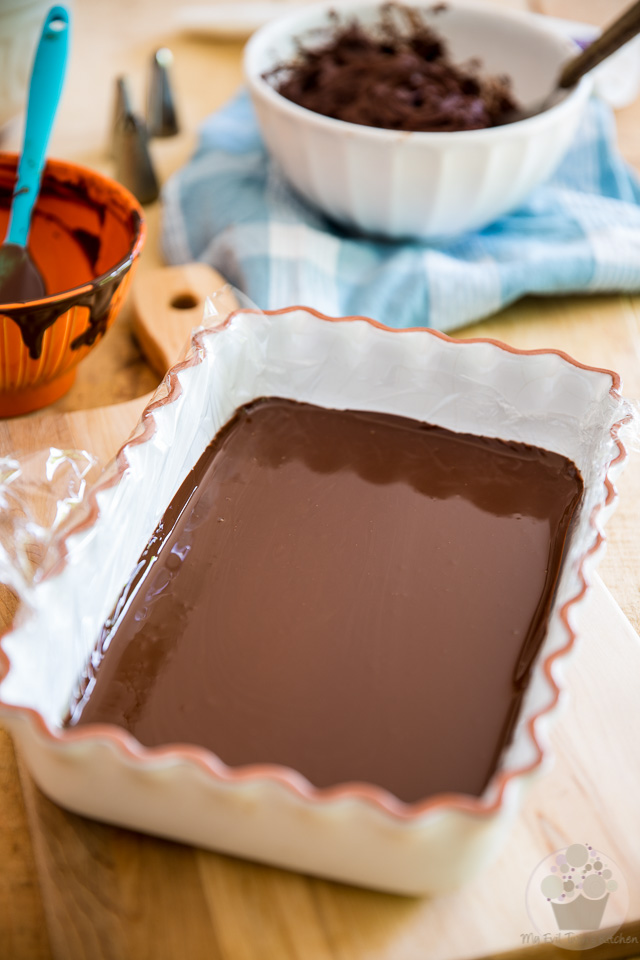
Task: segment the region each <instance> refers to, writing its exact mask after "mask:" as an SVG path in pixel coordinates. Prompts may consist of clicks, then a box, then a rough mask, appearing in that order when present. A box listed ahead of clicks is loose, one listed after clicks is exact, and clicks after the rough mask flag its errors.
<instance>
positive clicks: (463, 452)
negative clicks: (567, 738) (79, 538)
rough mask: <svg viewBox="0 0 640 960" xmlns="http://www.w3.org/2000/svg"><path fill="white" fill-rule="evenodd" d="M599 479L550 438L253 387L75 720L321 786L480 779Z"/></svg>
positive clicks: (151, 557)
mask: <svg viewBox="0 0 640 960" xmlns="http://www.w3.org/2000/svg"><path fill="white" fill-rule="evenodd" d="M581 493H582V480H581V478H580V475H579V473H578V471H577V469H576V467H575V466H574V465H573V464H572V463H571V462H570V461H569V460H567V459H566V458H564V457H562V456H559V455H558V454H554V453H549V452H546V451H543V450H540V449H537V448H535V447H530V446H526V445H524V444H519V443H507V442H503V441H501V440H493V439H486V438H482V437H476V436H471V435H466V434H456V433H452V432H450V431H448V430H445V429H442V428H439V427H433V426H429V425H427V424H423V423H419V422H417V421H415V420H409V419H405V418H402V417H396V416H391V415H388V414H377V413H358V412H353V411H337V410H326V409H322V408H319V407H314V406H310V405H307V404H299V403H294V402H292V401H288V400H280V399H263V400H258V401H255V402H254V403H252V404H249V405H248V406H246V407H243V408H241V409H240V410H239V411H238V412H237V413H236V415H235V416H234V418H233V419H232V420H231V421H230V422H229V423H228V424H227V425H226V427H225V428H224V429H223V430H222V431H221V432H220V433H219V435H218V436H217V438H216V439H215V440H214V442H213V443H212V444H211V445H210V446H209V447H208V449H207V450H206V451H205V453H204V454H203V456H202V457H201V458H200V461H199V462H198V464H197V466H196V467H195V469H194V470H193V471H192V472H191V473H190V474H189V475H188V476H187V478H186V480H185V481H184V483H183V484H182V486H181V488H180V490H179V491H178V493H177V494H176V496H175V498H174V499H173V501H172V503H171V505H170V506H169V508H168V509H167V511H166V513H165V515H164V517H163V519H162V521H161V523H160V524H159V526H158V528H157V529H156V531H155V534H154V536H153V538H152V539H151V541H150V542H149V544H148V546H147V548H146V549H145V551H144V553H143V554H142V556H141V560H140V563H139V564H138V566H137V569H136V571H135V572H134V574H133V575H132V577H131V579H130V581H129V583H128V585H127V586H126V588H125V590H124V591H123V593H122V595H121V597H120V599H119V601H118V604H117V606H116V608H115V610H114V613H113V616H112V617H111V618H110V620H109V621H108V622H107V623H106V624H105V626H104V629H103V631H102V635H101V637H100V639H99V643H98V645H97V647H96V650H95V651H94V654H93V657H92V661H91V664H90V666H89V668H88V670H87V675H86V677H85V679H84V684H83V692H82V695H81V696H80V697H79V698H78V700H77V701H76V702H75V703H74V705H73V708H72V711H71V715H70V720H69V723H70V724H72V725H76V724H88V723H94V722H106V723H113V724H117V725H119V726H121V727H124V728H125V729H127V730H129V731H130V732H131V733H132V734H133V735H134V736H135V737H137V738H138V739H139V740H140V741H141V742H142V743H143V744H147V745H159V744H175V743H191V744H200V745H202V746H204V747H207V748H209V749H210V750H212V751H213V752H215V753H216V754H217V755H218V756H219V757H221V758H222V760H224V761H225V762H226V763H227V764H229V765H231V766H238V765H244V764H254V763H258V764H262V763H268V764H283V765H285V766H288V767H292V768H293V769H294V770H297V771H299V772H300V773H302V774H304V775H305V776H306V777H307V778H308V779H309V780H310V781H311V783H313V784H315V785H316V786H320V787H323V786H329V785H333V784H339V783H345V782H348V781H365V782H368V783H373V784H378V785H380V786H382V787H386V788H387V789H388V790H390V791H391V792H392V793H393V794H395V795H396V796H398V797H400V798H401V799H402V800H405V801H409V802H411V801H417V800H421V799H423V798H425V797H427V796H429V795H431V794H434V793H439V792H449V791H460V792H463V793H468V794H475V795H478V794H480V793H481V792H482V790H483V788H484V786H485V784H486V783H487V780H488V779H489V777H490V775H491V774H492V772H493V771H494V769H495V767H496V764H497V761H498V758H499V756H500V753H501V750H502V749H503V747H504V745H505V743H506V741H507V740H508V738H509V736H510V732H511V729H512V725H513V721H514V718H515V713H516V711H517V708H518V705H519V702H520V699H521V696H522V692H523V690H524V688H525V687H526V683H527V677H528V673H529V668H530V666H531V663H532V660H533V658H534V657H535V654H536V652H537V650H538V648H539V646H540V643H541V640H542V638H543V636H544V632H545V629H546V623H547V618H548V613H549V608H550V605H551V602H552V599H553V593H554V588H555V584H556V580H557V576H558V571H559V567H560V563H561V558H562V552H563V547H564V544H565V539H566V536H567V532H568V530H569V527H570V523H571V520H572V516H573V514H574V512H575V510H576V507H577V505H578V503H579V501H580V497H581Z"/></svg>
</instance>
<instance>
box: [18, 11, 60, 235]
mask: <svg viewBox="0 0 640 960" xmlns="http://www.w3.org/2000/svg"><path fill="white" fill-rule="evenodd" d="M68 49H69V13H68V11H67V10H66V9H65V7H62V6H56V7H51V9H50V10H49V13H48V14H47V17H46V19H45V22H44V25H43V27H42V33H41V35H40V40H39V42H38V49H37V51H36V57H35V60H34V62H33V69H32V71H31V81H30V86H29V103H28V105H27V123H26V128H25V133H24V144H23V147H22V156H21V157H20V164H19V166H18V182H17V183H16V188H15V190H14V193H13V203H12V206H11V220H10V223H9V229H8V232H7V237H6V240H5V242H6V243H15V244H17V245H18V246H20V247H26V245H27V240H28V237H29V227H30V225H31V212H32V210H33V205H34V203H35V202H36V200H37V198H38V193H39V190H40V178H41V176H42V168H43V167H44V161H45V156H46V152H47V146H48V144H49V138H50V136H51V129H52V127H53V120H54V117H55V115H56V110H57V108H58V102H59V100H60V94H61V92H62V84H63V82H64V75H65V72H66V66H67V53H68Z"/></svg>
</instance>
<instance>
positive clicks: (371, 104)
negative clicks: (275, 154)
mask: <svg viewBox="0 0 640 960" xmlns="http://www.w3.org/2000/svg"><path fill="white" fill-rule="evenodd" d="M481 68H482V64H481V62H480V61H478V60H474V61H472V62H469V63H466V64H455V63H453V62H452V60H451V59H450V56H449V52H448V49H447V44H446V42H445V41H444V39H443V38H442V37H441V36H440V35H439V34H438V33H437V32H436V31H435V30H434V29H433V28H432V27H431V26H429V24H428V23H427V22H426V20H425V19H424V17H423V15H422V13H421V11H420V10H419V9H417V8H414V7H408V6H403V5H402V4H395V3H387V4H383V5H381V6H380V10H379V20H378V23H377V24H375V25H374V26H370V27H365V26H363V25H362V24H361V23H359V22H358V20H357V19H353V20H341V19H340V17H339V16H338V14H337V13H334V14H333V27H332V30H331V31H330V35H329V37H327V38H323V39H322V40H321V41H320V42H318V40H317V38H314V35H313V32H312V33H311V34H310V36H309V37H308V38H307V37H302V38H300V39H299V40H298V53H297V56H296V57H295V58H294V59H293V60H291V61H290V62H286V63H280V64H278V65H277V66H276V67H275V68H274V69H272V70H270V71H269V72H268V73H267V74H265V79H266V80H269V81H270V82H271V83H272V84H273V85H274V87H275V89H276V90H277V91H278V93H279V94H281V95H282V96H283V97H286V98H287V100H291V101H292V102H293V103H296V104H298V105H299V106H301V107H306V108H307V109H308V110H312V111H313V112H314V113H320V114H322V115H323V116H326V117H333V118H334V119H335V120H343V121H346V122H347V123H356V124H362V125H364V126H369V127H382V128H384V129H387V130H404V131H416V132H419V131H422V132H431V131H440V132H451V131H456V130H481V129H484V128H485V127H493V126H497V125H500V124H501V123H503V122H505V120H507V119H508V118H509V117H510V116H512V115H513V114H514V111H515V108H516V101H515V99H514V97H513V94H512V91H511V81H510V80H509V78H508V77H490V76H485V75H483V73H482V71H481Z"/></svg>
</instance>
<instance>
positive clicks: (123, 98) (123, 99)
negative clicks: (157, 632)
mask: <svg viewBox="0 0 640 960" xmlns="http://www.w3.org/2000/svg"><path fill="white" fill-rule="evenodd" d="M132 112H133V111H132V108H131V96H130V94H129V85H128V84H127V79H126V77H118V78H117V79H116V95H115V98H114V101H113V115H112V120H111V142H110V144H109V151H110V154H111V156H112V157H115V156H116V152H117V150H116V138H117V137H118V136H119V135H120V133H121V131H122V124H123V123H124V119H125V117H128V116H130V115H131V113H132Z"/></svg>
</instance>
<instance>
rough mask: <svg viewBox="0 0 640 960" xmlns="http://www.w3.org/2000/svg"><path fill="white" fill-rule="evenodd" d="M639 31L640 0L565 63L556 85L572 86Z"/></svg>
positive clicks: (564, 87)
mask: <svg viewBox="0 0 640 960" xmlns="http://www.w3.org/2000/svg"><path fill="white" fill-rule="evenodd" d="M639 32H640V0H638V2H637V3H634V4H633V6H631V7H629V9H628V10H625V12H624V13H623V14H622V16H621V17H618V19H617V20H614V22H613V23H612V24H611V26H610V27H607V29H606V30H605V31H604V33H603V34H602V35H601V36H599V37H598V39H597V40H594V41H593V43H591V44H589V46H588V47H587V48H586V50H583V52H582V53H581V54H579V55H578V56H577V57H574V58H573V59H572V60H569V62H568V63H567V64H566V65H565V67H564V69H563V71H562V73H561V74H560V80H559V81H558V86H559V87H561V88H562V89H566V88H567V87H573V86H574V85H575V84H576V83H577V82H578V80H579V79H580V78H581V77H583V76H584V75H585V73H589V71H590V70H593V68H594V67H597V66H598V64H599V63H601V62H602V61H603V60H606V58H607V57H610V56H611V54H612V53H615V52H616V50H618V49H619V48H620V47H622V46H623V45H624V44H625V43H627V42H628V41H629V40H631V39H632V38H633V37H635V35H636V34H637V33H639Z"/></svg>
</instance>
